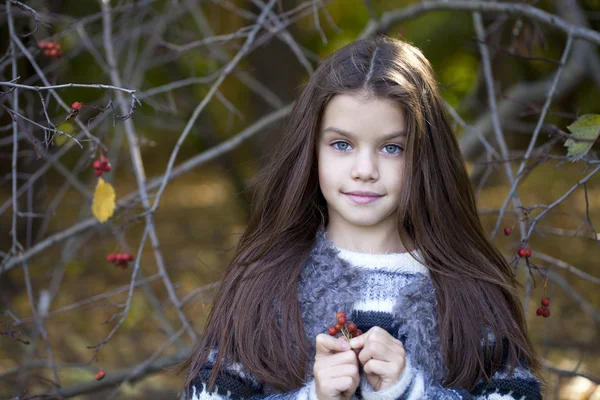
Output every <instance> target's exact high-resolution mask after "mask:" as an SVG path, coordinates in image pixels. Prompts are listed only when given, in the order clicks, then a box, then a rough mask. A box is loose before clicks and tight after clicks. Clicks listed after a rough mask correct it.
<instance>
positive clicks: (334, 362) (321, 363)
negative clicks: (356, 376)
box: [314, 350, 358, 371]
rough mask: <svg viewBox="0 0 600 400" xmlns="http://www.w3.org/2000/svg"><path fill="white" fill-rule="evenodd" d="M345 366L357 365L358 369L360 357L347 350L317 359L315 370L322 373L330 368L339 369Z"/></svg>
mask: <svg viewBox="0 0 600 400" xmlns="http://www.w3.org/2000/svg"><path fill="white" fill-rule="evenodd" d="M343 365H355V366H356V367H358V357H357V356H356V354H355V353H354V351H352V350H346V351H342V352H339V353H334V354H327V355H325V356H320V357H315V365H314V370H315V371H320V370H325V369H328V368H337V367H340V366H343Z"/></svg>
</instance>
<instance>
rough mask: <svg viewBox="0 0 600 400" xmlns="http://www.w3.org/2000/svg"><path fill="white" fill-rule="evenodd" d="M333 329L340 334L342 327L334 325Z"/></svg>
mask: <svg viewBox="0 0 600 400" xmlns="http://www.w3.org/2000/svg"><path fill="white" fill-rule="evenodd" d="M333 327H334V328H335V329H336V330H337V331H338V332H341V331H342V328H343V327H344V325H340V324H335V325H334V326H333Z"/></svg>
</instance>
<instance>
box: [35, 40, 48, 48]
mask: <svg viewBox="0 0 600 400" xmlns="http://www.w3.org/2000/svg"><path fill="white" fill-rule="evenodd" d="M37 45H38V47H39V48H40V49H45V48H46V47H47V46H48V42H43V41H39V42H38V43H37Z"/></svg>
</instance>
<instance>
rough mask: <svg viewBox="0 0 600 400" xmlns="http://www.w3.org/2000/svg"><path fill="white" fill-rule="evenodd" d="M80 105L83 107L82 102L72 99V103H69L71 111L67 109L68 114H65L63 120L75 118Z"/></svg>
mask: <svg viewBox="0 0 600 400" xmlns="http://www.w3.org/2000/svg"><path fill="white" fill-rule="evenodd" d="M82 107H83V103H82V102H80V101H74V102H73V104H71V111H69V114H67V117H66V118H65V121H69V120H71V119H73V118H75V117H76V116H77V115H78V114H79V111H81V108H82Z"/></svg>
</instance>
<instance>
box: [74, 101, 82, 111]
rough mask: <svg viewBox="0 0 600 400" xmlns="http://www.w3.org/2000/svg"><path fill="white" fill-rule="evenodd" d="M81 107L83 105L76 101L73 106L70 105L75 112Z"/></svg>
mask: <svg viewBox="0 0 600 400" xmlns="http://www.w3.org/2000/svg"><path fill="white" fill-rule="evenodd" d="M82 106H83V104H81V103H80V102H78V101H75V102H74V103H73V104H71V108H72V109H73V110H75V111H79V110H81V107H82Z"/></svg>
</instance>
